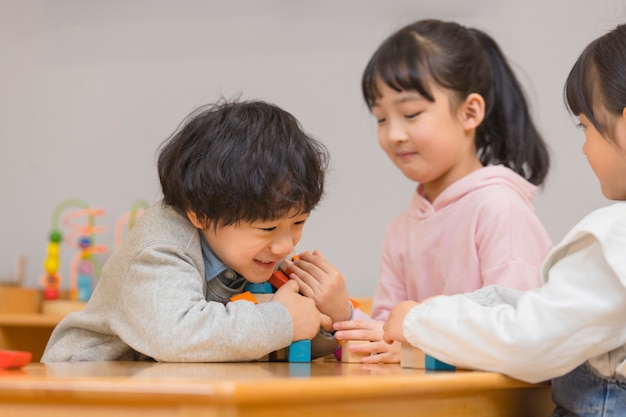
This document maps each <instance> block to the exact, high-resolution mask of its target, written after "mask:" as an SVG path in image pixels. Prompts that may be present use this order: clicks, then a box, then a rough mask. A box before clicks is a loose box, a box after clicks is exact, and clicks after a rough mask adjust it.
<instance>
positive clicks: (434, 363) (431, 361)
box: [424, 355, 455, 371]
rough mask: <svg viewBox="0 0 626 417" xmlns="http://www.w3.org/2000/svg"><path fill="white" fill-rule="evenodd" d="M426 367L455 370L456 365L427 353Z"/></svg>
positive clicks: (438, 369)
mask: <svg viewBox="0 0 626 417" xmlns="http://www.w3.org/2000/svg"><path fill="white" fill-rule="evenodd" d="M424 367H425V368H426V369H429V370H434V371H454V369H455V368H454V366H452V365H448V364H447V363H445V362H441V361H440V360H438V359H435V358H433V357H432V356H430V355H425V359H424Z"/></svg>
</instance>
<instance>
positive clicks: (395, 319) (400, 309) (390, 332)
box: [383, 301, 419, 344]
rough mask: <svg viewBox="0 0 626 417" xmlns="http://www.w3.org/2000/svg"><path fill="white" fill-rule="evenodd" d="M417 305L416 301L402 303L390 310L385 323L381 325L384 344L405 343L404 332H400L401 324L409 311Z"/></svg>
mask: <svg viewBox="0 0 626 417" xmlns="http://www.w3.org/2000/svg"><path fill="white" fill-rule="evenodd" d="M418 304H419V303H418V302H416V301H402V302H401V303H398V305H396V306H395V307H394V308H393V310H391V313H389V317H387V321H386V322H385V324H384V325H383V339H384V340H385V342H387V343H389V344H391V343H393V342H394V341H398V342H406V339H405V338H404V331H403V330H402V323H403V322H404V318H405V317H406V315H407V314H408V312H409V310H411V309H412V308H413V307H415V306H416V305H418Z"/></svg>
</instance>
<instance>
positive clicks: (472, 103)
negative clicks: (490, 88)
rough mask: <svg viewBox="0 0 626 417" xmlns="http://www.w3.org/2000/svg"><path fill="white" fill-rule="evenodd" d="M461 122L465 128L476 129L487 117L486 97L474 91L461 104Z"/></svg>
mask: <svg viewBox="0 0 626 417" xmlns="http://www.w3.org/2000/svg"><path fill="white" fill-rule="evenodd" d="M461 111H462V113H461V123H463V127H464V128H465V130H471V129H476V128H477V127H478V126H480V124H481V123H482V122H483V120H484V118H485V99H484V98H483V96H481V95H480V94H477V93H472V94H470V95H469V96H467V98H466V99H465V101H464V102H463V103H462V104H461Z"/></svg>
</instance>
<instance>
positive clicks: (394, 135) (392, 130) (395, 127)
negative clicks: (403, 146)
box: [385, 121, 408, 142]
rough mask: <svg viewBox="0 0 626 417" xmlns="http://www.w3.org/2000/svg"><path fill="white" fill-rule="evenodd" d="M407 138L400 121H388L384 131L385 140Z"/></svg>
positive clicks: (399, 140) (392, 140)
mask: <svg viewBox="0 0 626 417" xmlns="http://www.w3.org/2000/svg"><path fill="white" fill-rule="evenodd" d="M407 138H408V136H407V133H406V130H405V129H404V127H403V126H402V124H401V123H397V122H392V121H389V125H388V128H387V131H386V132H385V140H386V141H387V142H403V141H405V140H407Z"/></svg>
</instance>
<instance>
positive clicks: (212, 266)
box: [198, 229, 239, 281]
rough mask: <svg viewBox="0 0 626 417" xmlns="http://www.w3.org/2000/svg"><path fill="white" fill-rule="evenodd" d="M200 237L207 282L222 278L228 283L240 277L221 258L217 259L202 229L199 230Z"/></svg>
mask: <svg viewBox="0 0 626 417" xmlns="http://www.w3.org/2000/svg"><path fill="white" fill-rule="evenodd" d="M198 234H199V235H200V245H201V247H202V258H203V259H204V276H205V278H206V280H207V281H211V280H212V279H213V278H215V277H217V276H222V277H223V278H226V279H227V280H228V281H230V280H233V279H235V278H238V277H239V274H237V273H236V272H235V271H233V270H232V269H230V268H229V267H228V266H227V265H226V264H225V263H224V262H222V260H221V259H220V258H218V257H217V255H216V254H215V252H213V249H211V246H209V242H207V240H206V237H204V233H202V230H201V229H198Z"/></svg>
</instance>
